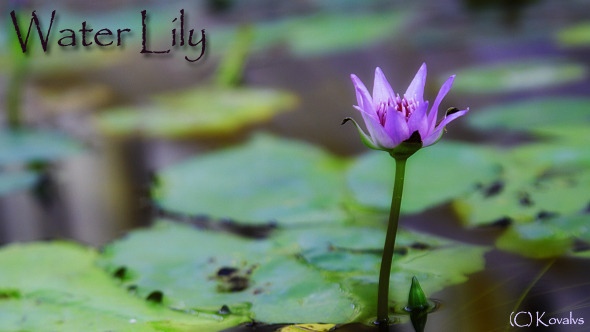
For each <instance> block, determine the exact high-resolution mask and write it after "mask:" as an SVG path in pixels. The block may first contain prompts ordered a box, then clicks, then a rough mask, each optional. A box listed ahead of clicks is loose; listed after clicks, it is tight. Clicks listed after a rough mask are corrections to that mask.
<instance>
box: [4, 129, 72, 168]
mask: <svg viewBox="0 0 590 332" xmlns="http://www.w3.org/2000/svg"><path fill="white" fill-rule="evenodd" d="M80 150H81V147H80V145H79V144H78V143H76V142H74V141H73V140H72V139H71V138H69V137H66V136H64V135H62V134H60V133H56V132H49V131H34V130H27V129H21V130H7V129H4V130H0V165H14V164H26V163H29V162H34V161H47V162H52V161H57V160H59V159H63V158H65V157H68V156H71V155H73V154H75V153H78V152H80Z"/></svg>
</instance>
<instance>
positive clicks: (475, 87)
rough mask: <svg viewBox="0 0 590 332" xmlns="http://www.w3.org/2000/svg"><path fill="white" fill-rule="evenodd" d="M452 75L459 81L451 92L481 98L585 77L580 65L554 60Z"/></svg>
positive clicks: (540, 87)
mask: <svg viewBox="0 0 590 332" xmlns="http://www.w3.org/2000/svg"><path fill="white" fill-rule="evenodd" d="M454 74H457V77H460V78H461V79H457V80H456V82H455V84H454V85H453V90H454V91H457V92H459V91H460V92H465V93H482V94H483V93H500V92H517V91H524V90H533V89H543V88H548V87H553V86H559V85H563V84H567V83H573V82H578V81H581V80H583V79H585V78H586V77H587V71H586V67H584V66H583V65H581V64H578V63H571V62H565V61H561V60H556V59H549V60H541V59H528V60H519V61H514V62H508V63H499V64H492V65H484V66H477V67H470V68H465V69H462V70H458V71H456V72H455V73H454ZM448 76H449V75H445V76H444V78H445V79H446V78H447V77H448Z"/></svg>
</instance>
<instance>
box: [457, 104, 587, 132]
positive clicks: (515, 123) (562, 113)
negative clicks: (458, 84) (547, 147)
mask: <svg viewBox="0 0 590 332" xmlns="http://www.w3.org/2000/svg"><path fill="white" fill-rule="evenodd" d="M589 110H590V99H588V98H573V97H551V98H542V99H532V100H525V101H519V102H516V103H512V104H503V105H497V106H492V107H489V108H486V109H483V110H480V111H479V112H473V114H470V115H469V117H467V121H468V122H469V124H470V125H473V126H475V127H477V128H481V129H494V128H508V129H515V130H535V129H537V128H539V127H543V128H548V127H553V126H559V125H565V124H568V125H575V124H578V125H579V124H580V123H584V122H590V111H589Z"/></svg>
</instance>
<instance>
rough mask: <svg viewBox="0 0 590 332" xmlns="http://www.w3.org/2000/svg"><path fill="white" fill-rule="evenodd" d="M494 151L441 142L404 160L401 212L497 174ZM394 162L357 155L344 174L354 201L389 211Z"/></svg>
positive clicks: (417, 209)
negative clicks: (406, 163)
mask: <svg viewBox="0 0 590 332" xmlns="http://www.w3.org/2000/svg"><path fill="white" fill-rule="evenodd" d="M495 160H497V155H496V152H495V151H494V150H493V149H491V148H485V147H481V146H475V145H470V144H465V143H452V142H441V143H439V144H437V145H436V146H434V147H430V148H426V149H423V150H421V151H419V152H418V153H416V155H414V156H412V158H411V159H409V161H408V167H407V171H406V173H407V174H406V178H405V180H406V184H405V185H404V197H403V202H402V212H403V213H417V212H420V211H423V210H425V209H428V208H431V207H434V206H437V205H440V204H443V203H445V202H448V201H450V200H451V199H452V198H454V197H457V196H459V195H461V194H464V193H466V192H469V191H470V190H472V189H473V188H475V186H476V185H477V184H478V183H483V182H487V181H489V180H491V179H493V178H494V176H495V174H497V171H498V166H497V165H495ZM394 172H395V161H394V160H393V158H391V157H390V156H389V155H388V154H387V153H383V152H381V151H376V152H369V153H366V154H364V155H362V156H361V157H359V158H358V159H357V160H356V161H355V162H354V163H353V165H352V166H351V167H350V170H349V171H348V174H347V180H348V184H349V186H350V188H351V190H352V192H353V196H354V198H355V200H356V201H357V202H358V203H359V204H360V205H361V206H364V207H370V208H377V209H380V210H382V211H384V212H387V211H389V206H390V204H391V192H392V188H393V180H394Z"/></svg>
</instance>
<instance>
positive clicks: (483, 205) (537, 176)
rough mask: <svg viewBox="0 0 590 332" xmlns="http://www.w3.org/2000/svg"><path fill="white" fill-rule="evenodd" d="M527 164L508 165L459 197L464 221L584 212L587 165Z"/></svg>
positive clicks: (589, 196) (588, 195)
mask: <svg viewBox="0 0 590 332" xmlns="http://www.w3.org/2000/svg"><path fill="white" fill-rule="evenodd" d="M517 151H518V150H516V151H515V153H517ZM526 165H527V164H522V165H520V166H519V167H516V166H514V165H512V166H510V165H508V166H507V168H506V169H505V172H504V173H503V175H502V176H501V177H500V178H499V179H497V180H496V181H494V182H491V183H488V184H486V185H484V186H482V187H481V188H479V189H478V190H476V191H474V192H473V193H471V194H469V195H466V196H464V197H462V198H458V199H457V200H455V202H454V203H453V206H454V208H455V210H456V211H457V213H458V214H459V216H460V218H461V219H462V221H463V222H464V223H465V224H466V225H469V226H477V225H485V224H490V223H494V222H498V221H508V220H510V221H514V222H531V221H533V220H534V219H535V218H536V217H537V216H539V215H543V214H547V213H558V214H570V213H575V212H579V211H582V210H583V209H584V208H585V207H586V206H587V205H588V203H589V202H590V189H589V188H590V172H588V171H587V169H586V167H582V168H580V167H576V166H568V167H564V166H561V167H536V165H535V164H528V165H529V166H528V167H527V166H526ZM545 166H546V165H545Z"/></svg>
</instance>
